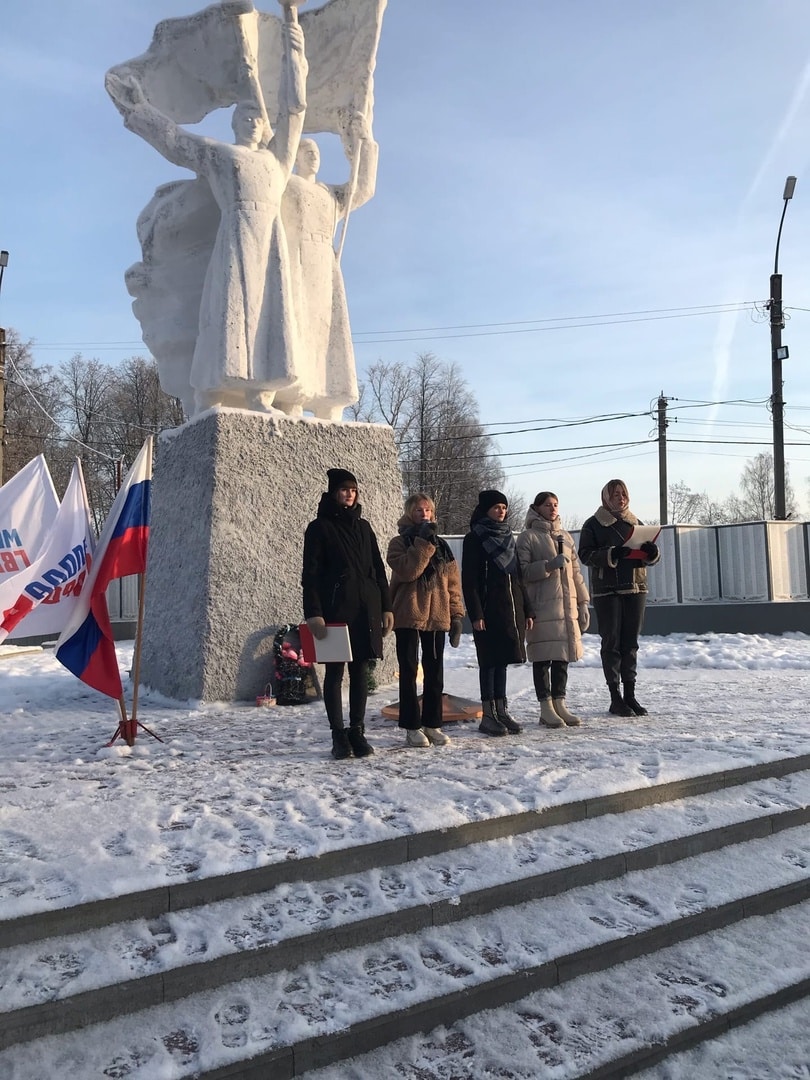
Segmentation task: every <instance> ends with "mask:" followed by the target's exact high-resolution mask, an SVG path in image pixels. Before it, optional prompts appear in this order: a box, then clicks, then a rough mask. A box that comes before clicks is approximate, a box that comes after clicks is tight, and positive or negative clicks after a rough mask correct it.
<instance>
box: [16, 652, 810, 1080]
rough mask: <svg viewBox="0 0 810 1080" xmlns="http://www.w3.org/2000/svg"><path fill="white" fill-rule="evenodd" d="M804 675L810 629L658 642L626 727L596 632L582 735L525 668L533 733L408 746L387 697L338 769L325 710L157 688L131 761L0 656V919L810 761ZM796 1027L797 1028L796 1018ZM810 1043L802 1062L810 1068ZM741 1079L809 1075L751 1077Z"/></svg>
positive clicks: (124, 657) (77, 705) (645, 657)
mask: <svg viewBox="0 0 810 1080" xmlns="http://www.w3.org/2000/svg"><path fill="white" fill-rule="evenodd" d="M130 657H131V645H129V646H128V645H122V646H121V647H120V648H119V658H120V661H121V665H122V668H124V669H126V668H127V667H128V666H129V662H130ZM808 670H810V637H808V636H806V635H789V636H784V637H778V638H776V637H766V636H742V635H706V636H700V637H698V636H690V635H673V636H670V637H667V638H645V639H644V640H643V642H642V649H641V672H640V676H639V684H638V696H639V698H640V699H641V700H642V701H643V702H644V703H645V704H646V705H647V706H648V707H649V709H650V716H649V717H647V718H641V719H633V720H625V719H619V718H616V717H611V716H609V714H608V713H607V711H606V705H607V694H606V691H605V687H604V682H603V678H602V674H601V669H600V667H599V657H598V642H597V639H595V638H594V637H593V636H588V638H587V653H586V657H585V659H584V661H583V662H582V663H580V664H578V665H575V666H572V668H571V678H570V685H569V698H568V703H569V706H570V707H573V708H575V709H576V711H578V712H580V714H581V715H582V716H583V719H584V724H583V726H582V728H579V729H566V730H563V731H549V730H547V729H545V728H542V727H540V726H538V724H537V704H536V702H535V701H534V694H533V690H532V683H531V671H530V668H529V667H525V668H520V669H518V668H513V669H511V670H510V673H509V695H510V700H511V702H512V704H513V706H514V708H513V712H514V713H515V715H516V716H517V717H518V718H519V719H522V720H524V721H525V723H526V728H525V731H524V733H523V734H522V735H520V736H517V737H509V738H503V739H489V738H486V737H485V736H482V735H480V734H479V733H478V731H477V725H476V724H475V723H464V724H454V725H451V726H450V728H449V731H450V734H451V737H452V744H451V745H450V746H448V747H446V748H431V749H428V750H416V749H406V748H405V747H404V745H403V738H402V733H401V732H399V731H398V729H397V728H396V726H395V725H394V724H393V723H391V722H390V721H385V720H383V719H382V718H380V717H379V709H380V708H381V707H382V706H383V705H385V704H388V703H389V702H390V701H392V700H394V699H395V698H396V696H397V695H396V688H395V687H388V688H385V689H384V690H383V691H381V692H379V693H378V694H376V695H374V696H373V697H372V699H371V702H370V706H369V718H368V725H367V731H368V734H369V737H370V740H371V742H372V743H373V745H374V746H375V747H376V751H377V752H376V753H375V755H374V756H373V757H372V758H370V759H367V760H365V761H355V760H353V759H352V760H349V761H346V762H339V763H337V762H333V761H332V760H331V758H330V757H329V756H328V747H329V738H328V729H327V726H326V722H325V718H324V715H323V709H322V706H321V705H320V704H315V705H309V706H303V707H296V708H279V707H277V708H275V709H258V708H256V707H255V706H252V705H239V706H232V705H223V704H210V703H209V704H204V703H201V702H196V703H190V702H186V703H182V704H181V703H177V702H168V701H165V700H163V699H161V698H160V697H158V696H157V695H154V694H150V693H148V692H143V693H142V696H141V701H140V707H139V713H140V718H141V720H142V721H143V722H144V723H145V724H146V725H148V727H150V728H151V729H152V730H153V731H155V733H156V734H159V735H160V736H161V738H162V739H164V740H165V742H163V743H160V742H157V741H155V740H154V739H152V738H150V737H149V736H148V735H146V734H145V733H144V732H140V733H139V736H138V740H137V742H136V745H135V746H134V747H133V748H129V747H127V746H126V745H124V744H123V743H122V742H121V741H120V740H119V741H118V742H117V743H116V744H115V745H114V746H113V747H110V748H105V747H104V743H105V742H106V741H107V740H108V739H109V737H110V736H111V735H112V732H113V731H114V729H115V726H116V723H117V716H116V710H115V705H114V703H112V702H110V701H109V700H108V699H106V698H103V697H101V696H100V695H98V694H97V693H95V692H94V691H91V690H89V689H87V688H85V687H84V686H83V685H82V684H81V683H79V682H77V681H76V680H75V679H74V678H73V677H72V676H70V675H69V674H68V673H67V672H66V671H65V670H64V669H63V668H61V667H60V666H59V665H58V664H57V663H56V662H55V661H54V659H53V656H52V655H51V654H50V653H49V652H48V651H47V650H46V651H42V652H26V651H24V650H22V649H14V648H13V647H8V646H6V647H2V648H0V731H2V739H0V759H1V760H2V766H0V790H1V791H2V795H3V801H2V807H0V850H2V852H3V870H2V874H0V910H1V911H2V913H3V918H12V917H14V916H19V915H24V914H29V913H32V912H36V911H41V910H43V909H48V908H51V907H56V906H65V905H70V904H75V903H79V902H82V901H86V900H90V899H96V898H100V897H104V896H110V895H118V894H121V893H125V892H129V891H134V890H141V889H146V888H148V887H150V886H153V885H157V884H161V883H166V882H174V881H178V880H182V879H184V878H188V877H202V876H208V875H213V874H222V873H227V872H228V871H230V870H237V869H246V868H249V867H254V866H258V865H263V864H266V863H269V862H275V861H285V860H287V859H289V858H290V857H291V856H299V857H300V856H304V855H312V854H317V853H319V852H323V851H325V850H328V849H330V848H339V847H344V846H347V845H352V844H358V843H368V842H371V841H373V840H378V839H383V838H389V837H393V836H399V835H402V834H404V833H409V832H413V831H417V830H423V829H432V828H436V827H440V826H443V825H450V824H456V823H462V822H465V821H470V820H475V819H480V818H485V817H489V816H493V815H500V814H509V813H514V812H518V811H521V810H527V809H537V808H541V807H544V806H548V805H553V804H555V803H560V802H567V801H571V800H573V799H580V798H585V797H592V796H594V795H599V794H604V793H608V792H614V791H621V790H625V789H630V788H637V787H641V786H644V785H647V784H654V783H659V782H664V781H668V780H675V779H679V778H682V777H686V776H692V775H697V774H701V773H705V772H712V771H717V770H721V769H726V768H732V767H737V766H741V765H745V764H750V763H754V762H762V761H768V760H771V759H774V758H778V757H782V756H786V755H792V754H799V753H809V752H810V719H808V716H807V709H806V701H807V693H808V687H810V679H808ZM446 689H447V690H448V692H450V693H454V694H459V695H462V696H467V697H473V698H474V697H476V696H477V670H476V667H475V663H474V654H473V649H472V643H471V640H470V639H465V640H464V641H463V642H462V645H461V647H460V648H459V649H458V650H457V651H452V650H448V654H447V675H446ZM777 787H778V785H777ZM786 797H787V798H794V797H795V798H796V799H798V797H799V792H798V788H797V789H796V791H795V792H790V791H788V790H786V789H785V788H782V789H780V790H776V787H775V788H774V790H773V791H771V792H769V793H768V794H767V799H766V802H767V801H768V799H773V801H774V804H775V805H778V804H779V802H780V799H781V800H784V798H786ZM658 813H659V815H660V810H659V811H658ZM670 825H671V823H670ZM655 828H656V829H658V828H662V826H661V825H660V824H657V825H656V826H655ZM651 888H652V886H651ZM667 888H668V892H669V887H667ZM668 902H669V900H668ZM662 903H663V897H662ZM133 932H135V930H134V928H133ZM102 962H103V957H99V961H98V964H97V966H101V963H102ZM92 966H93V965H92V964H89V965H88V967H89V968H92ZM805 1015H806V1014H805ZM785 1022H786V1024H787V1023H788V1020H787V1019H786V1021H785ZM790 1024H791V1025H792V1027H791V1032H793V1031H794V1030H795V1027H796V1025H795V1021H794V1020H793V1018H790ZM774 1027H775V1029H776V1035H775V1036H773V1038H775V1039H776V1041H777V1043H778V1039H779V1038H782V1037H785V1031H784V1030H783V1029H782V1028H780V1026H779V1024H778V1022H777V1021H772V1022H771V1025H770V1028H769V1029H768V1030H769V1031H770V1030H772V1029H774ZM734 1037H735V1036H733V1035H732V1036H728V1038H729V1039H731V1040H732V1043H731V1044H729V1047H730V1048H729V1051H728V1052H729V1054H731V1055H732V1057H734V1060H735V1061H736V1060H737V1057H736V1056H735V1055H738V1054H741V1053H742V1051H741V1050H740V1048H739V1045H737V1044H733V1039H734ZM739 1037H740V1038H741V1037H742V1036H739ZM769 1037H770V1036H769ZM793 1037H794V1036H793V1034H791V1038H793ZM65 1038H66V1039H68V1040H69V1038H70V1037H65ZM804 1038H805V1040H806V1042H805V1045H804V1046H803V1047H801V1048H800V1050H801V1053H800V1055H799V1056H800V1057H801V1054H803V1055H804V1057H803V1060H805V1061H807V1060H808V1059H810V1036H807V1035H806V1033H805V1036H804ZM4 1056H5V1055H4ZM12 1056H13V1052H12ZM743 1056H744V1055H743ZM1 1064H2V1063H0V1065H1ZM684 1068H686V1066H684ZM0 1072H2V1068H0ZM687 1072H688V1069H687V1071H685V1072H682V1073H678V1074H677V1075H687ZM9 1075H11V1074H9ZM14 1075H15V1076H17V1075H20V1076H23V1075H26V1074H25V1073H18V1072H15V1073H14ZM32 1075H33V1074H32ZM93 1075H95V1074H93ZM132 1075H133V1076H135V1075H137V1076H138V1077H148V1076H150V1075H157V1074H156V1073H154V1074H150V1072H149V1071H148V1069H147V1070H146V1071H141V1070H137V1071H135V1072H133V1074H132ZM167 1075H168V1074H167ZM345 1075H346V1076H349V1075H352V1076H361V1075H363V1074H362V1071H361V1072H357V1071H355V1072H351V1073H350V1072H348V1071H347V1072H346V1073H345ZM403 1075H410V1074H403ZM413 1075H416V1074H415V1073H414V1074H413ZM437 1075H441V1074H440V1073H437ZM514 1075H515V1076H517V1075H523V1074H522V1073H519V1072H515V1073H514ZM550 1075H551V1074H550ZM555 1075H557V1074H556V1073H555ZM560 1075H562V1074H560ZM660 1075H662V1076H663V1075H669V1074H665V1073H663V1072H662V1073H661V1074H660ZM672 1075H673V1076H674V1075H676V1074H675V1073H672ZM692 1075H700V1076H701V1077H703V1076H709V1075H711V1076H714V1075H715V1073H714V1072H711V1073H709V1072H703V1071H699V1072H698V1073H695V1072H693V1073H692ZM717 1075H721V1074H720V1073H718V1074H717ZM723 1075H725V1074H723ZM729 1075H734V1077H735V1078H740V1080H743V1078H744V1080H756V1078H758V1077H760V1076H765V1075H768V1076H771V1075H772V1076H774V1077H776V1076H780V1075H785V1076H787V1075H791V1076H793V1075H796V1076H801V1075H804V1074H802V1073H801V1072H799V1073H795V1072H791V1073H784V1074H780V1073H779V1072H772V1073H767V1074H766V1073H759V1072H751V1073H745V1072H744V1071H740V1070H739V1068H738V1069H737V1070H736V1071H735V1072H734V1073H733V1074H729ZM807 1075H810V1073H808V1074H807Z"/></svg>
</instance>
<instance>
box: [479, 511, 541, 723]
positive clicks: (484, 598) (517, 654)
mask: <svg viewBox="0 0 810 1080" xmlns="http://www.w3.org/2000/svg"><path fill="white" fill-rule="evenodd" d="M508 506H509V503H508V500H507V498H506V496H505V495H504V494H503V492H500V491H492V490H488V491H482V492H480V493H479V495H478V505H477V506H476V508H475V510H473V513H472V517H471V518H470V532H468V533H467V535H466V536H465V537H464V546H463V549H462V560H461V587H462V590H463V592H464V603H465V605H466V607H467V614H468V615H469V617H470V621H471V622H472V626H473V639H474V641H475V651H476V655H477V656H478V679H479V683H480V685H481V702H482V704H483V712H484V715H483V719H482V720H481V724H480V727H479V731H482V732H484V734H485V735H506V734H507V732H509V733H512V734H516V733H517V732H519V731H520V730H521V728H520V724H518V723H516V722H515V719H514V717H512V716H511V715H510V713H509V708H508V702H507V700H506V667H507V664H523V663H525V661H526V649H525V647H524V644H523V639H524V637H525V633H526V629H527V627H528V629H531V628H532V626H533V625H534V612H533V611H532V610H531V606H530V603H529V600H528V597H527V595H526V591H525V589H524V588H523V582H522V581H521V578H520V569H519V567H518V560H517V552H516V549H515V538H514V536H513V535H512V530H511V529H510V528H509V526H508V525H507V523H506V514H507V510H508Z"/></svg>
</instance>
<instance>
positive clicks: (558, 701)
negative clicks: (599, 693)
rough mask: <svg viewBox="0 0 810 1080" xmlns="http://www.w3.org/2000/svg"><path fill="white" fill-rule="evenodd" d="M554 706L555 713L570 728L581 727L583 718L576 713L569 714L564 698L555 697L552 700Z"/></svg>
mask: <svg viewBox="0 0 810 1080" xmlns="http://www.w3.org/2000/svg"><path fill="white" fill-rule="evenodd" d="M552 705H553V706H554V712H555V713H556V714H557V716H559V717H560V719H561V720H564V721H565V723H566V724H567V725H568V727H579V725H580V724H581V723H582V718H581V717H579V716H577V715H576V714H575V713H572V712H569V711H568V709H566V707H565V698H564V697H555V698H553V699H552Z"/></svg>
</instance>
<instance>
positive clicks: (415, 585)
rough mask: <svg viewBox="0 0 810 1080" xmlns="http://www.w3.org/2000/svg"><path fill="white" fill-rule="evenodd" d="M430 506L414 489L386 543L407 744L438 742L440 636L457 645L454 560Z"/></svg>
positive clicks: (459, 607)
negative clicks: (419, 676)
mask: <svg viewBox="0 0 810 1080" xmlns="http://www.w3.org/2000/svg"><path fill="white" fill-rule="evenodd" d="M435 516H436V507H435V506H434V503H433V500H432V499H431V498H430V496H429V495H425V494H424V492H421V491H420V492H418V493H417V494H416V495H411V496H409V498H408V499H406V501H405V507H404V513H403V516H402V518H401V519H400V521H399V534H398V535H397V536H395V537H394V538H393V540H392V541H391V543H390V544H389V545H388V556H387V558H388V565H389V566H390V567H391V569H392V570H393V574H392V575H391V605H392V608H393V611H394V635H395V637H396V642H397V660H398V662H399V726H400V727H401V728H405V730H406V732H407V735H406V742H407V745H408V746H430V744H431V743H433V744H434V745H435V746H444V745H446V744H447V743H448V742H449V741H450V740H449V739H448V737H447V736H446V735H445V733H444V732H443V731H442V691H443V690H444V638H445V634H446V632H447V631H448V630H449V631H450V644H451V645H452V646H453V648H456V647H457V646H458V643H459V640H460V638H461V620H462V618H463V616H464V604H463V602H462V599H461V577H460V574H459V570H458V563H457V562H456V560H455V559H454V557H453V553H452V551H451V550H450V548H449V547H448V545H447V543H446V541H444V540H442V538H441V537H440V536H439V535H438V532H437V528H436V522H435V520H434V518H435ZM420 645H421V647H422V672H423V675H424V684H423V688H422V711H421V715H420V711H419V697H418V695H417V693H416V673H417V669H418V665H419V646H420Z"/></svg>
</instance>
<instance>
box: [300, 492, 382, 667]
mask: <svg viewBox="0 0 810 1080" xmlns="http://www.w3.org/2000/svg"><path fill="white" fill-rule="evenodd" d="M301 586H302V588H303V591H304V618H305V619H310V618H313V617H314V616H316V615H320V616H321V617H322V618H323V619H325V620H326V622H337V623H347V624H348V627H349V637H350V639H351V643H352V655H353V657H354V659H355V660H371V659H374V658H375V657H377V658H379V657H381V656H382V654H383V652H382V613H383V612H384V611H391V596H390V593H389V590H388V579H387V577H386V576H385V567H384V565H383V561H382V557H381V555H380V549H379V547H378V545H377V538H376V536H375V535H374V531H373V529H372V528H371V526H370V525H369V523H368V522H367V521H366V520H365V519H364V518H363V517H361V510H360V506H359V505H356V506H352V507H346V506H339V505H338V503H337V501H336V500H335V498H334V497H333V496H331V495H329V494H326V493H324V494H323V495H322V496H321V501H320V504H319V505H318V516H317V518H316V519H315V521H311V522H310V523H309V525H308V526H307V529H306V532H305V533H304V569H303V572H302V574H301Z"/></svg>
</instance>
